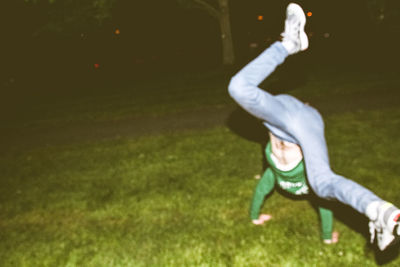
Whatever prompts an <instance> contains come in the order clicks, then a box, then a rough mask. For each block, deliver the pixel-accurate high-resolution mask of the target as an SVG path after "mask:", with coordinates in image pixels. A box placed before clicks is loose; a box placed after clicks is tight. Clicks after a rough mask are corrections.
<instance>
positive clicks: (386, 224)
mask: <svg viewBox="0 0 400 267" xmlns="http://www.w3.org/2000/svg"><path fill="white" fill-rule="evenodd" d="M372 209H374V210H375V212H373V213H374V216H372V218H371V217H370V219H371V221H370V222H369V231H370V234H371V243H372V242H374V239H375V236H376V239H377V244H378V247H379V249H380V250H385V249H386V248H388V247H390V246H392V245H394V244H396V243H397V242H399V241H400V210H399V209H398V208H396V207H395V206H393V204H391V203H389V202H380V203H379V204H378V203H371V205H370V208H367V211H368V210H370V211H371V210H372ZM370 214H372V212H370ZM367 215H368V212H367Z"/></svg>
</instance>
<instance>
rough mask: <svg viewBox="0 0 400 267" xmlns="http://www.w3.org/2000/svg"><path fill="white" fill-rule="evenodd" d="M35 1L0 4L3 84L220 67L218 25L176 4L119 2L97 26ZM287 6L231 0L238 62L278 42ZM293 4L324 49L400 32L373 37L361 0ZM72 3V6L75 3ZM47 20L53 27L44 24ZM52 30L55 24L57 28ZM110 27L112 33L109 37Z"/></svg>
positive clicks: (168, 0)
mask: <svg viewBox="0 0 400 267" xmlns="http://www.w3.org/2000/svg"><path fill="white" fill-rule="evenodd" d="M42 2H43V3H42V4H36V5H27V4H26V3H24V1H22V0H4V1H1V3H0V10H2V15H1V16H0V19H1V21H0V23H1V32H2V46H3V48H2V49H1V50H2V59H3V60H2V63H1V64H2V69H3V71H2V74H1V80H2V83H4V80H8V79H10V77H14V76H15V77H17V76H20V77H24V79H25V78H26V79H25V80H29V79H31V81H34V80H40V79H42V77H41V76H40V75H37V73H36V72H35V71H38V70H39V72H41V73H44V72H49V76H54V77H56V74H57V73H54V72H55V70H57V69H58V70H59V72H60V73H65V72H68V71H71V72H72V73H73V72H75V73H76V75H78V77H77V79H79V74H77V73H79V72H82V71H89V70H91V69H93V66H94V64H98V66H100V67H101V68H102V69H105V70H107V68H108V70H110V71H111V70H117V71H119V72H123V71H124V70H125V71H126V72H127V73H129V72H130V71H131V70H130V68H135V67H139V68H141V69H143V68H144V67H143V66H144V65H146V64H147V65H152V66H164V67H165V66H170V67H174V66H177V67H179V66H180V67H181V68H186V66H188V65H192V66H197V65H199V66H200V65H201V66H205V67H216V66H218V64H220V63H221V42H220V33H219V27H218V23H217V21H215V20H214V19H213V18H211V17H210V16H209V15H208V14H206V13H205V12H203V11H201V10H199V9H186V8H182V7H181V6H179V5H178V4H176V1H173V0H151V1H150V0H149V1H144V0H142V1H135V0H119V1H117V2H116V5H115V6H114V8H113V10H112V13H111V15H112V17H111V19H109V20H106V21H105V22H104V23H103V24H102V25H101V26H98V25H97V26H93V25H90V24H89V23H86V22H85V20H84V19H81V20H76V21H73V22H71V21H68V16H67V15H71V14H74V12H76V11H73V10H69V9H68V10H67V9H62V8H61V7H62V6H61V7H60V5H59V6H58V9H57V8H56V9H55V6H56V7H57V5H49V4H45V1H42ZM289 2H290V1H282V0H268V1H267V0H246V1H243V0H231V1H230V11H231V12H230V17H231V28H232V35H233V41H234V47H235V53H236V57H237V63H238V64H241V63H242V62H245V61H246V60H248V59H249V58H250V57H251V56H252V55H250V54H249V44H250V43H254V42H255V43H258V44H259V45H260V47H261V48H262V47H263V46H266V45H268V42H271V41H273V40H276V39H277V38H278V36H279V33H280V32H281V31H282V30H283V24H284V18H285V8H286V6H287V4H288V3H289ZM297 2H298V3H300V4H301V5H302V6H303V8H304V10H305V11H306V12H308V11H311V12H312V14H313V15H312V17H310V18H308V22H307V26H306V30H307V32H309V33H310V32H311V33H312V34H313V36H316V37H318V38H322V37H321V36H323V35H324V34H326V33H328V34H329V38H330V40H331V41H330V42H331V44H332V45H334V46H338V48H337V49H336V50H338V49H342V50H343V49H346V50H347V47H348V46H349V45H351V44H354V43H357V42H360V41H361V42H364V40H365V39H366V40H374V42H375V43H380V44H385V43H386V42H387V43H390V42H391V40H390V39H387V40H386V39H382V38H392V37H393V36H395V33H396V32H397V33H398V32H399V27H398V26H396V25H398V24H399V23H398V20H393V21H392V22H391V21H390V20H389V22H388V23H387V25H386V26H385V27H384V28H383V29H389V30H392V29H397V31H394V32H389V33H382V35H380V36H379V37H377V36H374V35H373V34H376V32H374V33H372V31H371V23H370V20H369V18H368V11H367V7H366V4H365V0H352V1H348V0H347V1H346V0H335V1H332V0H304V1H297ZM397 2H398V1H397ZM39 3H40V1H39ZM58 3H60V2H58ZM76 3H78V4H77V5H79V1H76ZM392 3H396V2H393V1H392ZM394 5H395V7H398V6H399V4H394ZM78 10H79V9H78ZM65 14H67V15H65ZM83 15H85V14H83ZM259 15H262V16H263V18H264V20H263V21H258V20H257V17H258V16H259ZM64 17H65V18H64ZM83 17H84V16H83ZM49 21H54V22H55V23H53V24H49ZM394 24H396V25H394ZM49 25H50V26H49ZM52 25H58V27H61V28H62V30H60V29H56V27H54V26H52ZM396 27H397V28H396ZM117 29H118V30H119V32H120V34H119V35H116V34H115V31H116V30H117ZM384 36H386V37H384ZM377 40H379V42H377ZM312 42H314V41H312ZM366 43H367V42H366ZM368 43H369V41H368ZM362 47H365V45H362ZM371 47H372V46H371ZM349 49H353V47H352V48H349ZM160 68H162V67H160ZM72 76H73V75H72ZM57 78H58V77H57ZM13 79H14V78H13ZM19 80H22V78H20V79H19Z"/></svg>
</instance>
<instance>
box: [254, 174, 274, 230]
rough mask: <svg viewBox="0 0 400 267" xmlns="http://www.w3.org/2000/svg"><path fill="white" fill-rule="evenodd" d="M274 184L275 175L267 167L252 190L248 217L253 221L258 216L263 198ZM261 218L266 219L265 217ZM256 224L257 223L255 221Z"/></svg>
mask: <svg viewBox="0 0 400 267" xmlns="http://www.w3.org/2000/svg"><path fill="white" fill-rule="evenodd" d="M274 186H275V177H274V174H273V172H272V170H271V169H270V168H268V169H267V170H266V171H265V172H264V175H263V177H262V178H261V179H260V181H259V182H258V184H257V187H256V189H255V191H254V195H253V200H252V202H251V207H250V218H251V220H252V221H253V223H254V221H257V220H258V219H259V216H260V210H261V206H262V204H263V202H264V198H265V196H266V195H268V194H269V193H270V192H271V191H272V189H273V188H274ZM264 217H265V216H264ZM263 220H268V219H267V218H266V217H265V218H264V219H263ZM255 224H258V223H255Z"/></svg>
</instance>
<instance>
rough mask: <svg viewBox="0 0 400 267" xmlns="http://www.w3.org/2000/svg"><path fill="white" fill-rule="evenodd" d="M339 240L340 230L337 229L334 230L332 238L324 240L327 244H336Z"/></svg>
mask: <svg viewBox="0 0 400 267" xmlns="http://www.w3.org/2000/svg"><path fill="white" fill-rule="evenodd" d="M337 242H339V232H337V231H334V232H333V233H332V239H325V240H324V243H325V244H327V245H331V244H336V243H337Z"/></svg>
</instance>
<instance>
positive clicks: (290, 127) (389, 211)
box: [229, 3, 400, 250]
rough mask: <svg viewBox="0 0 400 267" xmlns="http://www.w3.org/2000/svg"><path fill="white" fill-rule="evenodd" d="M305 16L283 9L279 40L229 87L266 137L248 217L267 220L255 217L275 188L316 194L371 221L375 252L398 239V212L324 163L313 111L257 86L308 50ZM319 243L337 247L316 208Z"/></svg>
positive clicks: (327, 217) (324, 214) (326, 216)
mask: <svg viewBox="0 0 400 267" xmlns="http://www.w3.org/2000/svg"><path fill="white" fill-rule="evenodd" d="M305 23H306V17H305V15H304V12H303V10H302V8H301V7H300V6H299V5H297V4H294V3H291V4H289V5H288V7H287V10H286V20H285V29H284V32H283V33H282V37H283V38H282V41H277V42H275V43H274V44H272V45H271V46H270V47H269V48H267V49H266V50H265V51H264V52H262V53H261V54H260V55H259V56H258V57H257V58H255V59H254V60H253V61H251V62H250V63H249V64H248V65H246V66H245V67H244V68H243V69H242V70H240V71H239V72H238V73H237V74H236V75H235V76H233V77H232V79H231V82H230V84H229V93H230V95H231V96H232V98H233V99H234V100H235V101H236V102H237V103H238V104H239V105H240V106H242V107H243V108H244V109H245V110H246V111H248V112H249V113H250V114H252V115H253V116H255V117H257V118H259V119H261V120H263V122H264V125H265V126H266V127H267V128H268V130H269V132H270V142H269V143H268V145H267V147H266V156H267V160H268V162H269V165H270V167H269V168H267V170H266V171H265V173H264V175H263V176H262V178H261V179H260V181H259V183H258V185H257V187H256V189H255V193H254V197H253V201H252V205H251V211H250V216H251V219H252V222H253V223H254V224H263V223H264V222H266V221H268V220H269V219H270V218H271V216H270V215H268V214H260V209H261V206H262V204H263V202H264V198H265V196H266V195H268V194H269V193H270V192H271V190H272V189H273V188H274V187H275V184H277V185H278V186H279V187H280V188H281V189H283V190H285V191H287V192H289V193H291V194H294V195H315V196H316V197H317V198H320V199H327V200H337V201H340V202H342V203H344V204H346V205H349V206H351V207H352V208H354V209H355V210H357V211H358V212H360V213H362V214H364V215H365V216H367V217H368V219H369V220H370V222H369V228H370V233H371V242H373V240H374V239H375V237H377V244H378V247H379V249H380V250H384V249H386V248H387V247H388V246H390V245H391V244H394V243H395V242H396V241H397V240H398V239H399V235H400V227H399V224H400V223H399V220H400V210H399V209H398V208H397V207H395V206H394V205H392V204H390V203H389V202H386V201H384V200H382V199H381V198H379V197H378V196H376V195H375V194H374V193H373V192H371V191H370V190H368V189H366V188H364V187H363V186H361V185H359V184H357V183H355V182H353V181H351V180H349V179H347V178H345V177H343V176H340V175H337V174H336V173H334V172H333V171H332V170H331V168H330V164H329V159H328V151H327V146H326V142H325V137H324V123H323V119H322V117H321V115H320V114H319V113H318V111H317V110H316V109H315V108H313V107H311V106H309V105H307V104H304V103H302V102H301V101H299V100H298V99H296V98H295V97H293V96H289V95H276V96H275V95H271V94H270V93H268V92H266V91H264V90H262V89H260V88H259V87H258V85H259V84H260V83H261V82H262V81H263V80H265V79H266V78H267V77H268V76H269V75H270V74H271V73H272V72H273V71H274V70H275V69H276V68H277V67H278V66H279V65H280V64H282V63H283V62H284V60H285V59H286V57H288V56H289V55H292V54H295V53H298V52H300V51H303V50H305V49H307V48H308V38H307V35H306V33H305V32H304V26H305ZM319 211H320V217H321V222H322V224H321V225H322V239H323V241H324V242H325V243H327V244H330V243H335V242H337V239H338V236H337V233H336V232H332V220H333V219H332V218H333V216H332V212H331V211H330V210H329V209H326V208H325V207H323V206H320V207H319Z"/></svg>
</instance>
